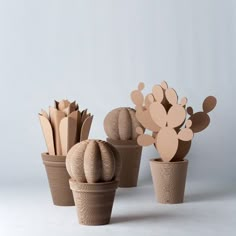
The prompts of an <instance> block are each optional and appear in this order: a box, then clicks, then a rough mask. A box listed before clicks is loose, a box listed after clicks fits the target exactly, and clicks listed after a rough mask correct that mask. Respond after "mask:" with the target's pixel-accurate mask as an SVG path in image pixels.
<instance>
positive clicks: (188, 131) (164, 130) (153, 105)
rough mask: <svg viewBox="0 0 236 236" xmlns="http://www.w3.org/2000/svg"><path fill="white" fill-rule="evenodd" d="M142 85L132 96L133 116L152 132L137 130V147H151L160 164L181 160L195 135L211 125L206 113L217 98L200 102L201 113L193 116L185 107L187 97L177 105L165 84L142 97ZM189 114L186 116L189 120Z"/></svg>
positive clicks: (214, 104) (155, 87)
mask: <svg viewBox="0 0 236 236" xmlns="http://www.w3.org/2000/svg"><path fill="white" fill-rule="evenodd" d="M143 88H144V84H143V83H140V84H139V86H138V89H137V90H134V91H133V92H132V93H131V98H132V101H133V102H134V104H135V105H136V117H137V119H138V121H139V122H140V123H141V124H142V126H143V127H145V128H146V129H149V130H151V131H152V135H149V134H145V133H144V129H143V128H142V127H137V129H136V132H137V133H138V134H139V136H138V139H137V141H138V144H139V145H141V146H149V145H152V144H154V146H155V148H156V149H157V150H158V152H159V154H160V156H161V158H162V160H163V161H166V162H169V161H175V160H181V159H183V158H184V157H185V156H186V155H187V153H188V151H189V149H190V146H191V140H192V139H193V137H194V133H197V132H200V131H202V130H204V129H205V128H207V126H208V125H209V123H210V117H209V115H208V113H209V112H210V111H212V110H213V109H214V108H215V106H216V98H215V97H213V96H209V97H207V98H205V100H204V101H203V111H201V112H197V113H194V112H193V109H192V108H191V107H187V108H186V105H187V98H186V97H183V98H182V99H181V100H180V102H179V101H178V95H177V93H176V92H175V90H174V89H173V88H168V85H167V83H166V82H162V84H161V85H155V86H153V89H152V93H151V94H148V95H147V96H146V97H145V98H144V96H143V94H142V90H143ZM188 114H189V117H188Z"/></svg>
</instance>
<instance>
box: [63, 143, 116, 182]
mask: <svg viewBox="0 0 236 236" xmlns="http://www.w3.org/2000/svg"><path fill="white" fill-rule="evenodd" d="M120 167H121V163H120V158H119V154H118V153H117V151H116V150H115V149H114V148H113V147H112V146H111V145H110V144H109V143H107V142H105V141H101V140H85V141H83V142H80V143H78V144H76V145H74V146H73V147H72V148H71V149H70V151H69V152H68V154H67V157H66V168H67V171H68V173H69V175H70V176H71V178H72V179H74V180H76V181H78V182H82V183H99V182H109V181H113V180H116V179H118V178H119V173H120Z"/></svg>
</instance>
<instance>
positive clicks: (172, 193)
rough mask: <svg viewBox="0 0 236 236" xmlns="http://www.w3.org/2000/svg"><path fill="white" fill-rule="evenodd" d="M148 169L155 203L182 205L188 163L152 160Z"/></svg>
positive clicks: (184, 161)
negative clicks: (155, 198) (150, 174)
mask: <svg viewBox="0 0 236 236" xmlns="http://www.w3.org/2000/svg"><path fill="white" fill-rule="evenodd" d="M150 167H151V173H152V180H153V185H154V190H155V194H156V197H157V201H158V202H160V203H170V204H175V203H182V202H183V200H184V189H185V182H186V175H187V167H188V161H187V160H182V161H177V162H162V161H161V159H152V160H150Z"/></svg>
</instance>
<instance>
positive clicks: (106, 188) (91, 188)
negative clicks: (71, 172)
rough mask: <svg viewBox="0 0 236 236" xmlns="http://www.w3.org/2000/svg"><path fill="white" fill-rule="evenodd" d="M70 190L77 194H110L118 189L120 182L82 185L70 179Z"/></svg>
mask: <svg viewBox="0 0 236 236" xmlns="http://www.w3.org/2000/svg"><path fill="white" fill-rule="evenodd" d="M69 182H70V188H71V190H73V191H77V192H110V191H114V190H116V189H117V188H118V184H119V182H118V181H117V180H113V181H109V182H100V183H81V182H77V181H76V180H74V179H72V178H70V180H69Z"/></svg>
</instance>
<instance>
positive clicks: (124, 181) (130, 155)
mask: <svg viewBox="0 0 236 236" xmlns="http://www.w3.org/2000/svg"><path fill="white" fill-rule="evenodd" d="M107 142H108V143H110V144H111V145H113V146H114V147H115V148H116V150H117V151H118V152H119V155H120V158H121V163H122V165H121V172H120V182H119V187H136V186H137V182H138V175H139V167H140V160H141V154H142V147H141V146H139V145H138V144H137V141H136V140H112V139H110V138H107Z"/></svg>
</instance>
